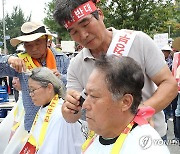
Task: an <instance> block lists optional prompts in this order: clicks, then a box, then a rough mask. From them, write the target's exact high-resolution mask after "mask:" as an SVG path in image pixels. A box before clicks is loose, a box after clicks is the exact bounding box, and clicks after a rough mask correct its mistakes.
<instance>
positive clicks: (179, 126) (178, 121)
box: [172, 37, 180, 142]
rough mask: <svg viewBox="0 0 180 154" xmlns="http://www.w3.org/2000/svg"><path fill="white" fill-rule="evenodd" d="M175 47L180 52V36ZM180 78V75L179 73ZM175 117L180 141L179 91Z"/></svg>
mask: <svg viewBox="0 0 180 154" xmlns="http://www.w3.org/2000/svg"><path fill="white" fill-rule="evenodd" d="M172 46H173V48H174V49H175V50H176V51H177V52H178V51H179V52H180V37H178V38H176V39H175V40H174V41H173V43H172ZM179 78H180V75H179ZM175 118H176V128H177V133H176V135H175V138H174V140H175V141H179V142H180V94H179V93H178V100H177V107H176V110H175Z"/></svg>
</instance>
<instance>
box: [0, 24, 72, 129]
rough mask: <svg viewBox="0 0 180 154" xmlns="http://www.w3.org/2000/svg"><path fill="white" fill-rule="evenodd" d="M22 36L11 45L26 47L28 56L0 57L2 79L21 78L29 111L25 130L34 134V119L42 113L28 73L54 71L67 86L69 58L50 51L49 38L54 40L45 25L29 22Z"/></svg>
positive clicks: (25, 103) (24, 99) (26, 109)
mask: <svg viewBox="0 0 180 154" xmlns="http://www.w3.org/2000/svg"><path fill="white" fill-rule="evenodd" d="M21 32H22V34H21V36H19V37H16V38H12V39H11V40H10V43H11V45H12V46H17V45H18V44H20V43H23V45H24V48H25V52H23V53H19V54H17V55H0V76H4V75H8V76H15V77H18V78H19V80H20V83H21V89H22V98H23V105H24V110H25V117H24V126H25V130H27V131H30V129H31V126H32V123H33V121H34V117H35V115H36V113H37V111H38V110H39V107H38V106H35V105H34V103H33V101H32V99H31V97H30V95H29V91H28V90H27V89H28V83H27V82H28V76H27V74H26V73H27V72H28V71H31V70H32V69H33V68H36V67H42V66H46V67H48V68H50V69H52V70H53V71H54V73H55V74H56V75H57V76H61V80H62V81H63V82H64V84H66V73H67V68H68V65H69V58H68V57H64V56H63V55H58V54H57V55H56V52H55V50H54V49H52V50H51V49H49V48H48V47H47V40H48V38H51V37H52V34H50V33H49V32H48V31H47V29H46V27H45V25H43V24H42V23H38V22H26V23H24V24H23V25H22V26H21Z"/></svg>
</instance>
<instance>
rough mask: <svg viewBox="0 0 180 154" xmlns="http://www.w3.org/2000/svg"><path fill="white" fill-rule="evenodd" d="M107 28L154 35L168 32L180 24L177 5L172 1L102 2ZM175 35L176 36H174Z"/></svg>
mask: <svg viewBox="0 0 180 154" xmlns="http://www.w3.org/2000/svg"><path fill="white" fill-rule="evenodd" d="M101 8H102V9H103V12H104V15H105V23H106V26H107V27H109V26H113V27H115V28H117V29H122V28H126V29H134V30H140V31H144V32H146V33H148V34H149V35H153V34H155V33H162V32H168V26H171V27H172V28H174V26H175V25H173V24H171V22H170V21H174V22H173V23H174V24H177V23H178V20H177V19H176V17H177V16H178V9H177V5H174V4H173V3H172V0H112V1H111V2H110V3H109V4H107V1H106V0H101ZM175 33H176V32H175ZM174 35H175V34H174Z"/></svg>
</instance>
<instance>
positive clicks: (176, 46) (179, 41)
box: [172, 37, 180, 51]
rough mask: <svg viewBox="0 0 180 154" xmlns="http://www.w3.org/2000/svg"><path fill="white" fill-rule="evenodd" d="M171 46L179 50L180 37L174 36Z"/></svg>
mask: <svg viewBox="0 0 180 154" xmlns="http://www.w3.org/2000/svg"><path fill="white" fill-rule="evenodd" d="M172 47H173V48H174V49H175V50H178V51H180V37H178V38H176V39H175V40H174V41H173V42H172Z"/></svg>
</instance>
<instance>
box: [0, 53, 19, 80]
mask: <svg viewBox="0 0 180 154" xmlns="http://www.w3.org/2000/svg"><path fill="white" fill-rule="evenodd" d="M9 57H10V55H0V76H1V77H2V76H11V77H13V76H18V72H16V71H15V70H14V69H13V68H12V67H10V65H9V64H8V58H9Z"/></svg>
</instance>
